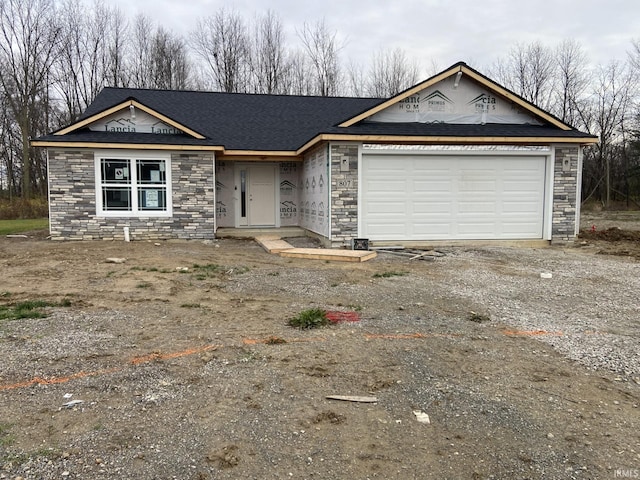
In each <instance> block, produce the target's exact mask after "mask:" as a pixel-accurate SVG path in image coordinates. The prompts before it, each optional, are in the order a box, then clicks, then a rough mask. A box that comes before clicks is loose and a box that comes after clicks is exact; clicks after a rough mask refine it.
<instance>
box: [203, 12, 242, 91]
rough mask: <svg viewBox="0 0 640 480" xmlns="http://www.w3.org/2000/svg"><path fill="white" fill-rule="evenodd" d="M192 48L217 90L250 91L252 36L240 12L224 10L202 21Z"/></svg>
mask: <svg viewBox="0 0 640 480" xmlns="http://www.w3.org/2000/svg"><path fill="white" fill-rule="evenodd" d="M190 45H191V47H192V48H193V50H194V52H195V53H196V54H197V55H198V56H199V57H200V58H201V59H202V60H203V61H204V62H205V64H206V66H207V71H208V73H209V75H210V76H211V82H210V83H211V84H212V86H213V87H214V88H216V89H220V90H222V91H224V92H245V91H247V90H248V78H247V77H248V71H249V37H248V34H247V28H246V26H245V24H244V21H243V20H242V18H241V17H240V15H239V14H238V13H235V12H228V11H226V10H224V9H222V10H220V11H218V12H217V13H216V14H215V15H213V16H211V17H207V18H205V19H204V20H200V21H199V22H198V25H197V28H196V30H194V31H193V32H191V36H190Z"/></svg>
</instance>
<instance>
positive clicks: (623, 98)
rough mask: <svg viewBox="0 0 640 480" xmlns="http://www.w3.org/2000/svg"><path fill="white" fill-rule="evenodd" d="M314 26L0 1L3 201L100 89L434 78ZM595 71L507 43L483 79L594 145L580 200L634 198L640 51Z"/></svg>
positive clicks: (33, 187) (638, 172) (396, 56)
mask: <svg viewBox="0 0 640 480" xmlns="http://www.w3.org/2000/svg"><path fill="white" fill-rule="evenodd" d="M343 47H344V45H343V44H342V43H341V40H340V37H339V35H338V32H336V31H335V30H332V29H331V27H330V26H329V25H328V24H327V22H326V21H325V20H324V19H322V20H319V21H317V22H313V23H305V24H303V25H302V26H301V27H299V28H298V29H297V30H296V38H295V39H291V38H287V36H286V34H285V29H284V25H283V24H282V21H281V20H280V18H279V17H278V15H277V14H276V13H274V12H272V11H267V12H266V13H264V14H262V15H256V16H255V17H254V18H251V19H248V20H247V19H246V18H243V17H242V16H241V15H240V14H239V13H237V12H235V11H233V10H227V9H221V10H219V11H217V12H215V13H213V14H212V15H210V16H207V17H203V18H202V19H201V20H199V21H198V22H197V23H196V24H195V25H194V28H193V30H192V31H191V32H189V34H188V35H186V36H184V37H183V36H180V35H178V34H175V33H173V32H171V31H169V30H166V29H165V28H164V27H163V26H160V25H156V24H155V23H154V22H152V21H151V20H150V19H149V17H147V16H144V15H139V16H137V17H135V18H133V19H128V18H127V17H126V16H125V15H124V14H123V13H122V12H121V11H120V10H118V9H117V8H114V7H111V6H108V4H105V3H103V2H98V1H96V2H95V3H93V4H91V5H87V2H84V1H82V0H2V1H0V102H2V107H3V108H2V109H0V142H1V143H0V195H4V196H23V197H27V198H28V197H31V196H33V195H44V194H45V193H46V161H45V158H44V157H43V155H44V154H43V152H42V151H40V150H34V149H32V148H30V146H29V140H30V139H31V138H35V137H37V136H40V135H42V134H44V133H47V132H49V131H51V130H54V129H56V128H58V127H60V126H62V125H66V124H69V123H71V122H73V121H74V120H75V119H77V118H78V116H79V115H80V114H81V113H82V111H83V110H84V109H85V108H86V106H87V105H88V104H89V103H91V101H92V100H93V99H94V98H95V96H96V95H97V93H98V92H99V91H100V90H101V89H102V88H103V87H105V86H116V87H132V88H158V89H194V90H215V91H224V92H239V93H266V94H282V95H322V96H329V95H330V96H336V95H351V96H370V97H381V98H384V97H389V96H392V95H394V94H396V93H398V92H400V91H402V90H404V89H406V88H408V87H409V86H412V85H414V84H416V83H417V82H418V81H420V80H421V79H423V78H426V77H427V76H428V75H430V74H433V73H435V70H434V69H433V67H431V68H430V69H429V70H430V71H428V72H426V73H427V74H422V73H421V71H422V68H421V65H420V64H419V63H418V62H417V61H415V60H414V59H410V58H408V57H407V55H406V53H405V52H404V51H402V50H400V49H393V50H391V49H389V50H382V51H377V52H373V53H372V56H371V58H370V59H368V63H367V64H365V65H363V64H362V63H358V62H355V61H353V60H350V61H348V62H344V59H343V58H342V55H343ZM630 48H631V51H630V54H629V58H628V59H625V60H624V61H612V62H610V63H609V64H607V65H602V66H597V67H595V68H594V67H592V66H591V65H590V63H589V61H588V59H587V57H586V55H585V53H584V52H583V50H582V48H581V46H580V44H579V43H577V42H575V41H573V40H565V41H563V42H561V43H560V44H559V45H557V46H555V47H550V46H547V45H545V44H543V43H541V42H532V43H529V44H516V45H514V46H513V47H512V49H511V50H510V52H509V54H508V55H506V56H505V57H503V58H498V59H496V61H495V63H494V64H493V65H491V66H489V67H488V68H483V69H482V70H485V71H487V73H488V74H489V75H490V76H491V77H492V78H494V79H495V80H497V81H498V82H499V83H501V84H503V85H504V86H505V87H507V88H509V89H511V90H512V91H514V92H515V93H517V94H519V95H521V96H522V97H523V98H525V99H527V100H529V101H531V102H533V103H535V104H537V105H539V106H540V107H542V108H544V109H545V110H547V111H549V112H551V113H552V114H554V115H555V116H557V117H558V118H560V119H561V120H563V121H565V122H567V123H569V124H570V125H573V126H575V127H576V128H579V129H581V130H583V131H587V132H589V133H593V134H595V135H599V136H600V139H601V141H600V143H599V144H598V145H596V146H594V147H591V148H589V149H588V150H587V152H586V155H585V169H584V180H583V186H584V189H583V190H584V195H585V198H590V199H595V200H598V201H601V202H602V203H603V205H609V204H610V203H611V202H614V201H617V200H624V201H626V202H637V201H638V200H639V198H640V160H639V157H640V140H639V139H640V133H639V132H638V130H639V128H638V120H639V118H638V113H639V111H638V103H637V100H638V89H637V87H638V84H637V82H636V80H635V79H636V77H637V74H638V72H640V43H638V42H636V43H633V44H631V45H630Z"/></svg>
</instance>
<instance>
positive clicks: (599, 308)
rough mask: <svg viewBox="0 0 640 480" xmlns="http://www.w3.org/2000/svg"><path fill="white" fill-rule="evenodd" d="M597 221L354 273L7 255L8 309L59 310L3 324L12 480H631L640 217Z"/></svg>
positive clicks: (144, 258) (590, 218) (176, 260)
mask: <svg viewBox="0 0 640 480" xmlns="http://www.w3.org/2000/svg"><path fill="white" fill-rule="evenodd" d="M585 217H586V220H583V225H584V226H585V231H584V232H583V234H582V235H581V237H580V238H579V239H578V240H577V241H576V244H575V245H573V246H569V247H563V248H560V247H550V248H541V249H525V248H497V247H496V248H493V247H491V248H442V249H438V251H439V252H441V253H442V255H441V256H438V257H437V258H435V260H432V261H427V260H420V259H415V260H410V259H409V257H403V256H399V255H391V254H380V255H379V256H378V257H377V258H376V259H374V260H371V261H369V262H365V263H361V264H353V263H339V262H325V261H318V260H300V259H285V258H281V257H278V256H275V255H269V254H267V253H266V252H264V251H263V250H262V249H261V248H260V247H259V246H258V245H256V244H255V243H254V242H252V241H242V240H231V239H221V240H216V241H213V242H155V243H154V242H142V241H140V242H138V241H133V242H130V243H123V242H52V241H49V240H46V239H45V238H43V237H44V235H42V234H33V235H29V238H2V239H0V269H1V272H2V275H1V277H0V305H4V306H5V307H7V308H10V307H12V306H15V305H17V304H18V303H20V302H24V301H27V300H42V301H44V302H47V303H48V304H49V306H46V307H43V308H44V311H45V312H46V314H47V316H45V317H43V318H23V319H6V320H0V479H12V480H16V479H61V478H69V479H73V478H78V479H114V478H131V479H143V480H144V479H197V480H207V479H235V478H252V479H267V478H268V479H272V478H273V479H278V478H297V479H309V478H318V479H343V478H351V479H366V478H393V479H411V478H420V479H421V478H425V479H431V478H433V479H562V478H568V479H570V478H579V479H609V478H610V479H614V478H640V408H639V404H640V370H639V369H638V365H640V359H639V358H638V354H639V353H638V352H639V351H640V349H639V348H638V347H639V346H640V342H639V334H638V281H639V280H638V259H639V258H640V238H639V237H638V234H639V233H640V215H636V216H635V217H634V218H632V219H628V218H627V217H625V218H624V220H621V219H620V218H615V215H609V214H607V215H605V214H597V215H596V214H589V215H586V216H585ZM594 226H595V227H594ZM615 227H618V228H619V229H621V230H617V229H615ZM611 228H614V230H610V229H611ZM625 232H626V233H625ZM310 242H311V240H310V239H294V240H292V243H294V244H296V246H309V245H310ZM604 253H606V254H607V255H602V254H604ZM108 258H122V259H126V260H125V261H124V263H107V262H106V259H108ZM550 272H552V273H553V275H552V278H550V279H544V278H543V277H542V278H541V275H540V274H541V273H545V274H546V273H548V275H547V276H550V275H551V273H550ZM309 308H323V309H326V310H329V311H332V312H346V313H348V314H349V315H348V316H347V317H346V318H347V319H348V320H357V321H345V322H339V323H336V324H332V325H330V326H328V327H324V328H321V329H316V330H298V329H294V328H292V327H290V326H288V325H287V320H288V319H289V318H291V317H293V316H295V315H297V314H299V313H300V312H301V311H303V310H305V309H309ZM334 315H335V316H339V315H338V314H334ZM330 395H351V396H359V397H375V400H376V401H375V402H373V403H364V402H350V401H340V400H333V399H328V398H327V396H330ZM70 402H71V403H70ZM74 402H75V403H74ZM65 404H67V405H66V406H65ZM422 414H426V415H428V423H427V422H426V417H425V416H424V415H422ZM419 420H422V422H421V421H419Z"/></svg>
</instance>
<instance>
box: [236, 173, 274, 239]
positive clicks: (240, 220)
mask: <svg viewBox="0 0 640 480" xmlns="http://www.w3.org/2000/svg"><path fill="white" fill-rule="evenodd" d="M265 165H266V166H272V167H273V169H274V181H273V189H274V204H273V210H274V215H275V224H274V225H273V226H262V227H261V226H254V225H249V208H250V203H249V200H248V198H245V202H246V203H245V205H246V211H245V216H244V217H243V216H242V195H243V192H242V175H241V172H243V171H244V172H246V177H245V193H244V194H245V195H248V193H249V192H248V188H249V177H250V176H251V167H257V166H265ZM279 166H280V163H279V162H235V165H234V172H233V173H234V190H235V191H236V195H234V200H235V209H234V210H235V228H280V210H279V208H278V206H279V205H280V188H279V187H280V168H279Z"/></svg>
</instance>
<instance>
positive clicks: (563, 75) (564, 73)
mask: <svg viewBox="0 0 640 480" xmlns="http://www.w3.org/2000/svg"><path fill="white" fill-rule="evenodd" d="M556 62H557V68H558V74H557V83H556V93H555V101H554V105H553V108H552V110H553V112H554V113H555V114H556V115H557V116H558V117H559V118H560V119H561V120H562V121H563V122H566V123H568V124H569V125H573V126H578V122H579V121H580V117H579V114H578V111H579V109H580V108H581V107H580V105H581V104H582V103H583V102H584V94H585V90H586V88H587V86H588V83H589V69H588V64H587V57H586V55H585V54H584V52H583V50H582V47H581V46H580V44H579V43H578V42H576V41H575V40H570V39H568V40H564V41H562V42H561V43H560V44H559V45H558V47H557V48H556Z"/></svg>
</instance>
